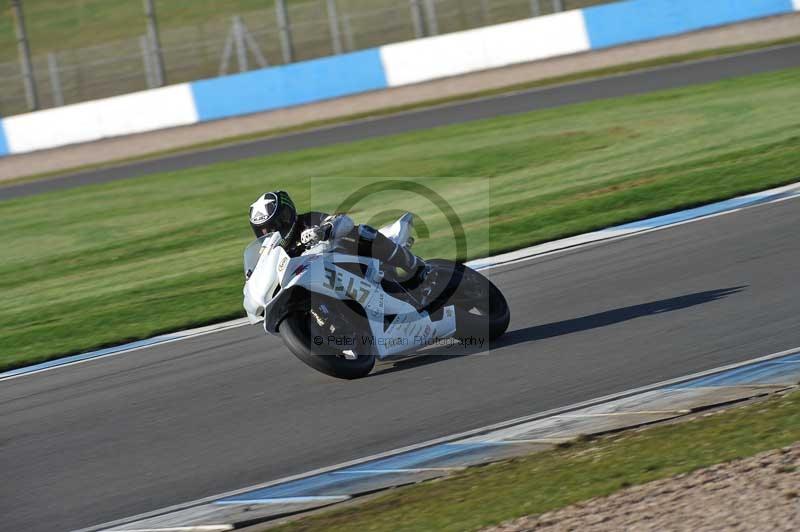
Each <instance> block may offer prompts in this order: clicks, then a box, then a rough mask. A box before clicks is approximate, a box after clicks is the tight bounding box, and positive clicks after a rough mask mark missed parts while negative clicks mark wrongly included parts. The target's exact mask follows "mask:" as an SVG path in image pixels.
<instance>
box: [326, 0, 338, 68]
mask: <svg viewBox="0 0 800 532" xmlns="http://www.w3.org/2000/svg"><path fill="white" fill-rule="evenodd" d="M327 5H328V25H329V26H330V28H331V48H332V49H333V53H334V54H336V55H339V54H340V53H342V34H341V32H340V31H339V11H338V10H337V9H336V0H328V1H327Z"/></svg>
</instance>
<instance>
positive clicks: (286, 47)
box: [275, 0, 294, 63]
mask: <svg viewBox="0 0 800 532" xmlns="http://www.w3.org/2000/svg"><path fill="white" fill-rule="evenodd" d="M275 14H276V15H277V17H278V30H279V31H280V34H281V50H282V52H283V62H284V63H291V62H292V61H294V45H293V44H292V27H291V23H290V21H289V11H288V10H287V9H286V0H275Z"/></svg>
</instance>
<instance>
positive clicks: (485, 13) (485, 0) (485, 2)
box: [481, 0, 490, 26]
mask: <svg viewBox="0 0 800 532" xmlns="http://www.w3.org/2000/svg"><path fill="white" fill-rule="evenodd" d="M481 22H482V23H483V25H484V26H488V25H489V22H490V19H489V0H481Z"/></svg>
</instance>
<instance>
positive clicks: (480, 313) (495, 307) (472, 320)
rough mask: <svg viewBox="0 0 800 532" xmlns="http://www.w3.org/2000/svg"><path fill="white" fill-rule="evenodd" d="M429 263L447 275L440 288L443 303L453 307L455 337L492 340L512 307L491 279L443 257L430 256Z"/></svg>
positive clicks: (503, 326)
mask: <svg viewBox="0 0 800 532" xmlns="http://www.w3.org/2000/svg"><path fill="white" fill-rule="evenodd" d="M428 263H429V264H430V265H432V266H433V267H434V268H436V269H438V270H439V272H440V273H439V276H440V277H441V276H442V275H443V274H444V275H449V280H448V283H447V286H445V287H441V288H440V289H439V290H442V292H441V294H440V295H441V296H443V297H444V298H446V301H447V302H446V303H445V304H453V305H455V307H456V333H455V337H456V338H469V337H476V336H479V337H481V336H482V337H487V338H488V340H495V339H496V338H498V337H499V336H501V335H502V334H503V333H505V332H506V330H507V329H508V324H509V322H510V321H511V310H510V309H509V307H508V302H507V301H506V298H505V296H503V293H502V292H501V291H500V289H499V288H497V287H496V286H495V285H494V283H492V282H491V281H490V280H489V279H487V278H486V277H485V276H484V275H483V274H481V273H480V272H478V271H475V270H473V269H472V268H470V267H469V266H465V265H464V264H457V263H454V262H452V261H449V260H444V259H432V260H430V261H428ZM437 291H438V290H437ZM439 304H441V302H440V303H439Z"/></svg>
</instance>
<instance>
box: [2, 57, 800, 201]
mask: <svg viewBox="0 0 800 532" xmlns="http://www.w3.org/2000/svg"><path fill="white" fill-rule="evenodd" d="M792 67H800V44H797V45H790V46H782V47H776V48H771V49H765V50H761V51H755V52H747V53H744V54H739V55H732V56H726V57H719V58H713V59H707V60H704V61H701V62H694V63H684V64H677V65H672V66H666V67H662V68H657V69H651V70H646V71H641V72H635V73H631V74H625V75H618V76H612V77H607V78H600V79H595V80H589V81H583V82H579V83H574V84H570V85H562V86H557V87H549V88H541V89H533V90H528V91H524V92H518V93H514V94H508V95H501V96H494V97H491V98H484V99H480V100H474V101H467V102H463V103H455V104H451V105H446V106H440V107H436V108H433V109H422V110H418V111H413V112H407V113H403V114H398V115H394V116H387V117H383V118H376V119H370V120H362V121H358V122H352V123H348V124H343V125H339V126H333V127H328V128H324V129H317V130H311V131H306V132H301V133H295V134H291V135H286V136H280V137H273V138H266V139H262V140H255V141H248V142H243V143H238V144H231V145H227V146H221V147H217V148H211V149H207V150H202V151H195V152H191V153H183V154H177V155H171V156H166V157H162V158H159V159H156V160H147V161H140V162H134V163H129V164H124V165H120V166H115V167H111V168H101V169H97V170H87V171H83V172H80V173H75V174H70V175H63V176H58V177H53V178H48V179H42V180H37V181H32V182H29V183H20V184H17V185H9V186H5V187H0V200H4V199H10V198H16V197H21V196H29V195H32V194H38V193H40V192H47V191H52V190H59V189H65V188H72V187H76V186H81V185H87V184H94V183H104V182H107V181H114V180H117V179H128V178H132V177H139V176H143V175H147V174H152V173H156V172H165V171H173V170H180V169H184V168H192V167H196V166H204V165H207V164H212V163H215V162H221V161H235V160H239V159H246V158H248V157H257V156H260V155H266V154H270V153H278V152H287V151H294V150H300V149H304V148H311V147H314V146H325V145H330V144H336V143H341V142H350V141H354V140H360V139H365V138H369V137H379V136H384V135H392V134H396V133H402V132H405V131H413V130H420V129H428V128H432V127H437V126H443V125H447V124H456V123H461V122H468V121H470V120H479V119H482V118H489V117H492V116H501V115H510V114H517V113H524V112H527V111H533V110H536V109H546V108H551V107H558V106H562V105H569V104H572V103H578V102H585V101H591V100H597V99H601V98H613V97H619V96H627V95H631V94H641V93H646V92H653V91H658V90H663V89H672V88H677V87H685V86H687V85H694V84H698V83H708V82H712V81H717V80H721V79H726V78H732V77H738V76H745V75H748V74H757V73H760V72H770V71H775V70H781V69H785V68H792Z"/></svg>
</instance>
